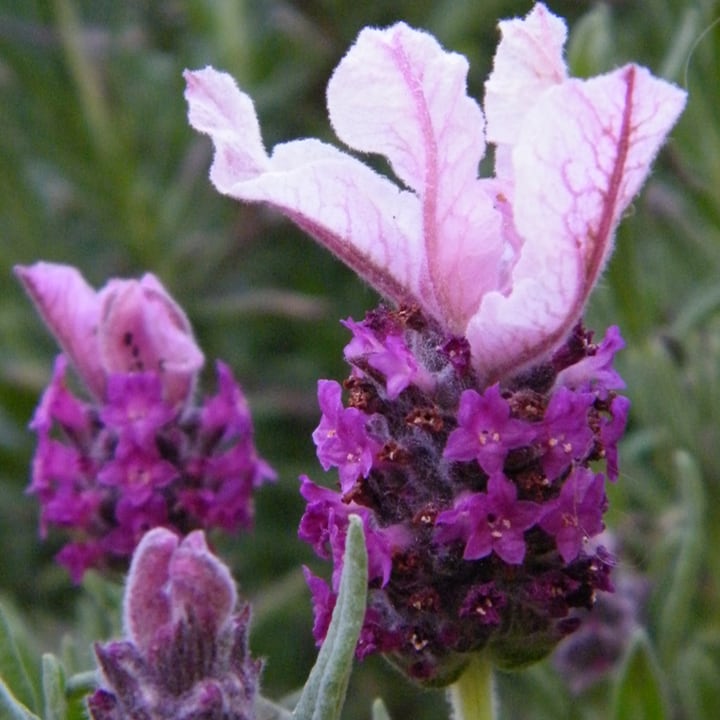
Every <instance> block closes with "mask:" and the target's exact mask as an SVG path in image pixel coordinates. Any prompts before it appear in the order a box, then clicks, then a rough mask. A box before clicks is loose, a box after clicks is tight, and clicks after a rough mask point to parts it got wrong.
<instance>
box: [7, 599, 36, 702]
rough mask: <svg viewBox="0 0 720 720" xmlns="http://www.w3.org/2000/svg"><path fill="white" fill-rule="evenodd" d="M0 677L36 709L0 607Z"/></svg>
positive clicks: (34, 699) (26, 674) (26, 677)
mask: <svg viewBox="0 0 720 720" xmlns="http://www.w3.org/2000/svg"><path fill="white" fill-rule="evenodd" d="M0 677H2V678H4V680H5V682H6V683H7V685H8V687H9V688H11V689H12V692H13V693H15V695H17V697H18V699H19V700H20V702H22V703H23V704H24V705H25V706H27V707H29V708H32V709H33V710H37V709H38V701H37V695H36V693H35V689H34V687H33V684H32V682H31V681H30V676H29V675H28V672H27V669H26V668H25V664H24V663H23V661H22V658H21V657H20V653H19V652H18V648H17V645H16V644H15V639H14V638H13V635H12V632H11V629H10V623H9V622H8V618H7V616H6V615H5V613H4V612H3V609H2V607H0Z"/></svg>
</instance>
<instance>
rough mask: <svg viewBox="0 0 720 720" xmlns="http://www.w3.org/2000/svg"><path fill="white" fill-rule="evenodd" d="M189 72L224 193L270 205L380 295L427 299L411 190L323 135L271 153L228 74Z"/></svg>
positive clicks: (213, 174) (193, 106) (192, 115)
mask: <svg viewBox="0 0 720 720" xmlns="http://www.w3.org/2000/svg"><path fill="white" fill-rule="evenodd" d="M185 78H186V80H187V90H186V93H185V97H186V99H187V101H188V104H189V107H190V111H189V119H190V123H191V125H192V126H193V127H194V128H195V129H196V130H198V131H200V132H203V133H206V134H208V135H210V137H211V139H212V140H213V143H214V144H215V158H214V160H213V165H212V168H211V171H210V179H211V180H212V182H213V183H214V184H215V186H216V187H217V189H218V190H219V191H220V192H222V193H224V194H226V195H230V196H231V197H234V198H236V199H238V200H244V201H250V202H265V203H267V204H269V205H271V206H273V207H274V208H276V209H277V210H279V211H281V212H282V213H284V214H285V215H287V216H288V217H289V218H290V219H291V220H293V221H294V222H295V223H296V224H298V225H299V226H300V227H301V228H303V229H304V230H305V231H306V232H308V233H309V234H310V235H312V236H313V237H314V238H315V239H316V240H318V241H319V242H320V243H321V244H322V245H325V247H327V248H328V249H329V250H330V251H332V252H333V253H334V254H335V255H337V256H338V258H340V260H342V261H343V262H345V263H346V264H347V265H349V266H350V267H351V268H352V269H353V270H355V272H357V273H358V274H359V275H360V276H361V277H362V278H363V279H365V280H366V281H367V282H368V283H370V284H371V285H372V286H373V287H375V288H376V289H377V290H378V291H379V292H381V293H382V294H384V295H386V296H387V297H389V298H390V299H392V300H395V301H396V302H411V303H418V304H422V302H421V300H420V298H421V294H422V290H421V285H422V278H423V277H425V276H426V275H427V270H426V266H425V259H424V256H423V250H422V244H421V229H420V222H421V213H420V209H419V206H418V202H417V199H416V198H415V197H414V195H413V194H412V193H409V192H406V191H401V190H400V189H399V188H398V187H397V186H396V185H395V184H394V183H392V182H391V181H390V180H388V179H387V178H384V177H382V176H381V175H378V174H377V173H376V172H374V171H373V170H371V169H370V168H369V167H367V166H366V165H364V164H363V163H361V162H359V161H358V160H356V159H355V158H353V157H351V156H350V155H347V154H345V153H343V152H341V151H339V150H337V149H336V148H334V147H332V146H330V145H327V144H325V143H322V142H320V141H318V140H298V141H295V142H290V143H285V144H281V145H278V146H277V147H275V149H274V150H273V153H272V157H270V158H268V157H267V155H266V154H265V151H264V150H263V148H262V142H261V140H260V137H259V133H258V132H257V131H256V129H257V116H256V114H255V109H254V107H253V105H252V102H251V101H250V99H249V98H248V97H247V95H245V94H244V93H242V92H240V90H238V88H237V86H236V85H235V82H234V81H233V80H232V78H230V76H229V75H226V74H225V73H219V72H217V71H215V70H213V69H212V68H206V69H204V70H200V71H197V72H189V71H188V72H186V73H185ZM248 129H249V131H248ZM246 133H247V136H246Z"/></svg>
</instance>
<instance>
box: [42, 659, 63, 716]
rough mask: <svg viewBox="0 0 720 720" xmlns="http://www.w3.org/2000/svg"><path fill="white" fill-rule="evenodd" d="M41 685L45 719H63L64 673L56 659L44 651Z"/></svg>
mask: <svg viewBox="0 0 720 720" xmlns="http://www.w3.org/2000/svg"><path fill="white" fill-rule="evenodd" d="M42 686H43V706H44V709H45V720H65V718H66V716H67V702H66V700H65V673H64V672H63V669H62V666H61V665H60V663H59V662H58V659H57V658H56V657H55V656H54V655H51V654H50V653H45V655H43V659H42Z"/></svg>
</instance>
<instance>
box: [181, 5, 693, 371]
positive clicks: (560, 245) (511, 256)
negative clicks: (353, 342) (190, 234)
mask: <svg viewBox="0 0 720 720" xmlns="http://www.w3.org/2000/svg"><path fill="white" fill-rule="evenodd" d="M500 29H501V32H502V39H501V41H500V45H499V47H498V50H497V53H496V56H495V64H494V70H493V72H492V74H491V75H490V77H489V79H488V81H487V84H486V95H485V107H484V113H483V110H481V108H480V106H479V105H478V104H477V102H476V101H475V100H473V99H472V98H470V97H469V96H468V95H467V93H466V75H467V70H468V64H467V61H466V60H465V58H464V57H462V56H461V55H458V54H457V53H452V52H447V51H445V50H443V48H442V47H441V46H440V45H439V44H438V42H437V41H436V40H435V39H434V38H433V37H432V36H431V35H429V34H428V33H425V32H422V31H418V30H414V29H412V28H410V27H408V26H407V25H405V24H404V23H398V24H396V25H393V26H392V27H390V28H387V29H383V30H380V29H374V28H366V29H364V30H363V31H362V32H361V33H360V35H359V37H358V39H357V41H356V42H355V44H354V45H353V46H352V47H351V48H350V50H349V52H348V53H347V55H346V56H345V57H344V58H343V60H342V61H341V62H340V64H339V65H338V67H337V68H336V70H335V72H334V74H333V76H332V77H331V79H330V82H329V84H328V90H327V102H328V111H329V115H330V120H331V123H332V125H333V128H334V130H335V132H336V134H337V136H338V137H339V138H340V139H341V140H342V141H343V142H344V143H345V144H346V145H348V146H349V147H350V148H351V149H352V150H355V151H359V152H362V153H379V154H381V155H384V156H385V157H386V158H387V160H388V161H389V163H390V167H391V168H392V170H393V172H394V174H395V176H396V178H397V181H399V182H395V181H393V180H391V179H389V178H387V177H384V176H382V175H379V174H378V173H376V172H375V171H374V170H372V169H370V168H369V167H368V166H367V165H364V164H363V163H362V162H360V161H359V160H357V159H356V158H354V157H353V156H351V155H349V154H347V153H344V152H341V151H340V150H337V149H336V148H334V147H332V146H330V145H328V144H326V143H323V142H320V141H319V140H314V139H304V140H296V141H292V142H288V143H282V144H279V145H277V146H276V147H275V148H274V149H273V151H272V153H271V154H270V155H268V154H267V153H266V151H265V149H264V147H263V142H262V138H261V134H260V129H259V124H258V119H257V116H256V113H255V109H254V106H253V104H252V101H251V100H250V98H249V97H248V96H247V95H246V94H245V93H243V92H241V91H240V90H238V88H237V86H236V85H235V83H234V81H233V80H232V78H231V77H230V76H229V75H227V74H224V73H221V72H218V71H216V70H214V69H213V68H209V67H208V68H205V69H204V70H199V71H195V72H186V74H185V77H186V80H187V91H186V97H187V100H188V103H189V107H190V111H189V119H190V123H191V124H192V125H193V126H194V127H195V128H196V129H197V130H199V131H200V132H203V133H207V134H208V135H210V137H211V138H212V140H213V142H214V145H215V158H214V161H213V165H212V168H211V171H210V177H211V180H212V182H213V183H214V184H215V186H216V187H217V189H218V190H219V191H220V192H222V193H225V194H227V195H230V196H232V197H234V198H237V199H239V200H243V201H249V202H264V203H267V204H269V205H271V206H273V207H275V208H276V209H278V210H280V211H281V212H283V213H284V214H285V215H287V216H288V217H289V218H290V219H291V220H293V221H294V222H295V223H297V224H298V225H299V226H300V227H301V228H303V229H304V230H306V231H307V232H308V233H310V234H311V235H312V236H313V237H314V238H315V239H316V240H318V241H319V242H320V243H322V244H323V245H325V246H326V247H327V248H328V249H329V250H331V251H332V252H333V253H335V254H336V255H337V256H338V257H339V258H340V259H341V260H343V261H344V262H345V263H346V264H348V265H349V266H350V267H351V268H353V269H354V270H355V271H356V272H357V273H358V274H359V275H360V276H361V277H362V278H364V279H365V280H366V281H367V282H369V283H370V284H371V285H372V286H373V287H375V288H376V289H377V290H378V291H379V292H380V293H382V294H383V295H384V296H386V297H387V298H389V299H390V300H392V301H395V302H397V303H411V304H416V305H418V306H419V307H421V308H422V309H423V310H424V311H425V313H427V314H428V315H430V316H431V317H434V318H435V319H436V320H438V321H439V322H440V323H441V324H442V326H443V327H444V328H445V329H446V330H447V331H449V332H450V333H453V334H456V335H459V336H465V337H466V338H467V339H468V341H469V343H470V347H471V351H472V363H473V366H474V368H475V370H476V372H477V373H478V374H479V376H480V378H481V379H482V380H483V381H484V382H485V383H486V384H490V383H492V382H494V381H495V380H497V379H500V378H502V377H505V376H507V375H509V374H512V373H514V372H516V371H518V370H519V369H521V368H523V367H525V366H528V365H531V364H533V363H536V362H539V361H541V360H542V359H543V358H545V357H546V356H547V355H548V354H549V353H550V352H551V351H552V350H553V349H555V348H556V347H557V346H559V345H560V344H561V343H562V341H563V339H564V338H565V337H566V336H567V335H568V333H569V332H570V330H571V328H572V327H573V325H574V324H575V323H576V321H577V320H578V318H579V317H580V315H581V313H582V310H583V307H584V305H585V303H586V301H587V298H588V295H589V293H590V291H591V290H592V288H593V286H594V285H595V282H596V281H597V278H598V276H599V274H600V272H601V271H602V269H603V267H604V265H605V263H606V262H607V259H608V257H609V255H610V253H611V251H612V246H613V235H614V232H615V228H616V226H617V224H618V222H619V220H620V218H621V216H622V213H623V211H624V210H625V208H626V207H627V205H628V204H629V202H630V201H631V199H632V198H633V196H634V195H635V194H636V193H637V192H638V190H639V188H640V186H641V184H642V183H643V181H644V179H645V177H646V176H647V174H648V171H649V169H650V164H651V162H652V160H653V158H654V157H655V155H656V153H657V151H658V149H659V148H660V146H661V145H662V143H663V141H664V139H665V137H666V134H667V133H668V131H669V130H670V128H671V127H672V125H673V124H674V123H675V121H676V119H677V117H678V115H679V114H680V112H681V110H682V108H683V106H684V103H685V93H684V92H683V91H681V90H680V89H678V88H677V87H674V86H673V85H670V84H669V83H667V82H664V81H662V80H659V79H657V78H655V77H653V76H652V75H651V74H650V72H649V71H648V70H646V69H645V68H642V67H639V66H637V65H633V64H630V65H626V66H624V67H621V68H619V69H617V70H614V71H613V72H610V73H608V74H606V75H601V76H598V77H594V78H591V79H589V80H579V79H574V78H569V77H568V76H567V70H566V67H565V63H564V60H563V45H564V41H565V35H566V28H565V24H564V22H563V21H562V20H561V19H559V18H557V17H555V16H554V15H552V14H551V13H550V12H549V11H548V10H547V8H546V7H545V6H544V5H543V4H541V3H538V4H537V5H535V7H534V8H533V10H532V11H531V12H530V13H529V14H528V16H527V17H526V18H525V19H522V20H520V19H516V20H510V21H506V22H502V23H500ZM486 142H490V143H493V144H494V145H495V152H496V169H495V176H494V177H491V178H480V177H478V164H479V162H480V160H481V159H482V158H483V157H484V155H485V150H486Z"/></svg>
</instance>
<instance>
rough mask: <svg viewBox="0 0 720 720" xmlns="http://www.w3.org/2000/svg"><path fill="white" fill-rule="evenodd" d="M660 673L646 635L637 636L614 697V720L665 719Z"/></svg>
mask: <svg viewBox="0 0 720 720" xmlns="http://www.w3.org/2000/svg"><path fill="white" fill-rule="evenodd" d="M661 688H662V685H661V681H660V670H659V668H658V666H657V662H656V660H655V657H654V655H653V653H652V649H651V648H650V643H649V641H648V639H647V636H646V635H645V633H644V632H643V631H641V630H639V631H638V632H637V633H635V635H634V637H633V639H632V641H631V643H630V646H629V648H628V651H627V653H626V655H625V659H624V661H623V664H622V668H621V671H620V675H619V677H618V680H617V683H616V685H615V692H614V697H613V713H612V717H613V720H665V719H666V718H667V717H668V715H667V711H666V705H665V698H664V697H663V693H662V689H661Z"/></svg>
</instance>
